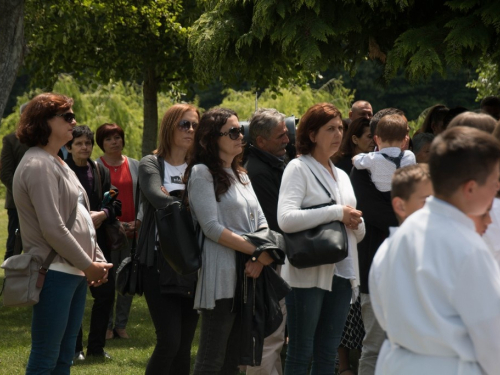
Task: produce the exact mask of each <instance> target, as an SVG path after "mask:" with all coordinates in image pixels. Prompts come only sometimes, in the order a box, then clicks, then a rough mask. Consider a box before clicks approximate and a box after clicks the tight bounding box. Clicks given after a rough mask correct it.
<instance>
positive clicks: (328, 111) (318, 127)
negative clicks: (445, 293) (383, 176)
mask: <svg viewBox="0 0 500 375" xmlns="http://www.w3.org/2000/svg"><path fill="white" fill-rule="evenodd" d="M351 126H352V124H351ZM342 133H343V125H342V117H341V114H340V112H339V110H338V109H337V108H336V107H335V106H334V105H333V104H330V103H319V104H316V105H314V106H312V107H311V108H309V109H308V110H307V112H306V113H305V114H304V115H303V116H302V118H301V119H300V123H299V126H298V129H297V143H296V145H297V151H298V153H300V154H301V156H300V157H299V158H297V159H294V160H292V161H291V162H290V163H288V165H287V167H286V169H285V172H284V174H283V179H282V181H281V189H280V194H279V200H278V224H279V226H280V228H281V229H282V230H283V232H285V233H295V232H299V231H303V230H307V229H311V228H315V227H317V226H319V225H321V224H326V223H329V222H332V221H336V220H338V221H341V222H342V223H344V225H345V227H346V230H347V242H348V247H349V248H348V256H347V258H345V259H344V260H342V261H340V262H338V263H334V264H323V265H320V266H317V267H309V268H301V269H299V268H296V267H294V266H292V265H291V264H290V263H289V262H286V263H285V265H284V266H283V268H282V269H281V275H282V277H283V279H284V280H285V281H287V282H288V284H289V285H290V286H291V287H292V292H291V293H289V294H288V295H287V296H286V308H287V314H288V316H287V323H288V325H287V326H288V334H289V344H288V350H287V357H286V362H285V374H286V375H299V374H300V375H303V374H306V373H307V370H308V368H309V365H310V362H311V360H312V369H311V373H313V374H316V373H318V374H333V373H334V371H335V352H336V350H337V347H338V346H339V343H340V338H341V335H342V330H343V328H344V323H345V321H346V317H347V314H348V312H349V306H350V303H349V302H350V300H351V297H354V298H353V300H355V299H356V294H357V289H358V285H359V270H358V258H357V246H356V244H357V243H358V242H359V241H361V239H362V238H363V236H364V233H365V228H364V223H363V220H362V218H361V212H360V211H358V210H356V209H355V207H356V197H355V195H354V191H353V189H352V186H351V182H350V180H349V177H348V176H347V174H346V173H345V172H344V171H342V170H340V169H338V168H335V166H334V165H333V163H332V162H331V160H330V158H331V157H332V155H333V154H335V153H336V152H337V151H338V150H339V147H340V144H341V141H342ZM325 189H326V190H327V191H328V193H329V194H327V192H326V191H325ZM330 196H331V198H333V199H334V200H335V204H333V205H329V203H331V198H330ZM318 205H323V207H320V208H311V209H304V208H308V207H313V206H318ZM304 306H307V308H304Z"/></svg>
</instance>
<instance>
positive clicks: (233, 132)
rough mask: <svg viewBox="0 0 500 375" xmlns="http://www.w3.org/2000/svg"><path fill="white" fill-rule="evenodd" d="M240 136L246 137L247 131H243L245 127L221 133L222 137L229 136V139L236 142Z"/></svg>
mask: <svg viewBox="0 0 500 375" xmlns="http://www.w3.org/2000/svg"><path fill="white" fill-rule="evenodd" d="M240 134H241V135H245V130H244V129H243V126H240V127H239V128H231V129H229V130H228V131H227V132H224V133H222V132H220V133H219V135H220V136H221V137H223V136H225V135H229V138H231V139H232V140H233V141H236V140H237V139H238V137H239V136H240Z"/></svg>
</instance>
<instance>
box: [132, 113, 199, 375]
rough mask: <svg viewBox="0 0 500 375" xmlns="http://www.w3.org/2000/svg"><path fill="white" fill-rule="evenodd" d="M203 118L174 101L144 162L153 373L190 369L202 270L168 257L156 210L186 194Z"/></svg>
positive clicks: (144, 251)
mask: <svg viewBox="0 0 500 375" xmlns="http://www.w3.org/2000/svg"><path fill="white" fill-rule="evenodd" d="M199 119H200V115H199V113H198V110H197V109H196V108H195V107H193V106H191V105H188V104H175V105H173V106H172V107H170V108H169V109H168V110H167V111H166V112H165V115H164V116H163V119H162V122H161V125H160V136H159V144H158V149H157V150H156V151H155V152H154V154H153V155H147V156H145V157H144V158H142V160H141V163H140V165H139V184H140V188H141V192H142V194H143V199H142V204H143V209H144V220H143V225H142V228H141V231H140V233H139V241H138V248H139V249H141V253H140V260H141V264H142V265H143V267H144V272H143V275H144V278H143V285H144V296H145V297H146V302H147V304H148V308H149V313H150V314H151V318H152V320H153V323H154V326H155V331H156V347H155V349H154V351H153V354H152V355H151V358H150V359H149V362H148V365H147V368H146V374H147V375H155V374H165V375H168V374H172V375H189V367H190V362H191V342H192V341H193V337H194V332H195V330H196V325H197V323H198V313H197V312H196V311H195V310H194V309H193V301H194V299H193V297H194V290H195V286H196V280H197V276H196V274H193V275H189V276H180V275H178V274H177V273H175V271H174V270H172V268H171V267H170V266H169V265H168V263H167V262H166V261H165V260H164V259H163V256H162V254H161V252H159V249H158V248H157V245H156V244H157V239H156V238H157V229H156V224H155V219H154V213H155V211H156V210H157V209H158V208H163V207H165V206H166V205H168V204H169V203H171V202H172V201H173V200H178V199H179V198H180V197H181V196H182V193H183V191H184V183H183V182H182V181H183V177H184V171H185V169H186V167H187V164H186V161H187V158H188V155H189V151H190V150H191V148H192V146H193V140H194V131H195V129H196V128H197V126H198V122H199Z"/></svg>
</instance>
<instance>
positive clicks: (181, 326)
mask: <svg viewBox="0 0 500 375" xmlns="http://www.w3.org/2000/svg"><path fill="white" fill-rule="evenodd" d="M143 270H144V273H143V275H144V296H145V297H146V302H147V304H148V308H149V313H150V314H151V319H152V320H153V324H154V326H155V330H156V346H155V349H154V351H153V354H152V355H151V358H150V359H149V362H148V365H147V367H146V375H169V374H171V375H189V370H190V369H189V367H190V362H191V361H190V359H191V343H192V341H193V337H194V333H195V331H196V325H197V324H198V312H197V311H196V310H193V303H194V299H193V298H187V297H185V296H182V295H177V294H162V293H160V280H159V273H158V272H157V270H156V268H155V267H150V268H148V267H144V269H143Z"/></svg>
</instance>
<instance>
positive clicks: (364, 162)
mask: <svg viewBox="0 0 500 375" xmlns="http://www.w3.org/2000/svg"><path fill="white" fill-rule="evenodd" d="M372 155H373V153H369V154H357V155H356V156H355V157H354V158H353V159H352V165H353V166H354V167H355V168H356V169H370V168H371V166H372V165H373V160H374V158H373V156H372Z"/></svg>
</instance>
